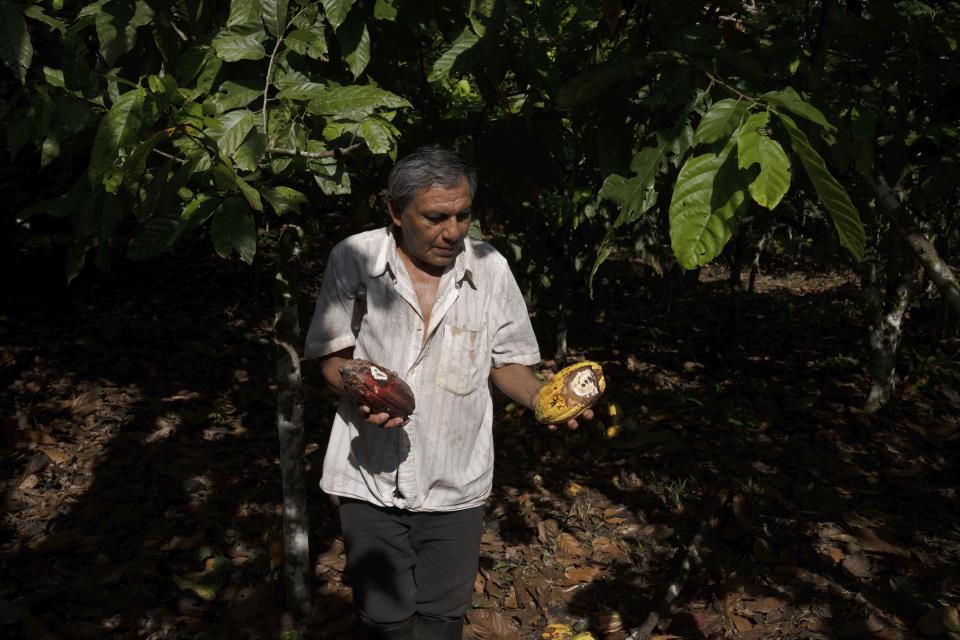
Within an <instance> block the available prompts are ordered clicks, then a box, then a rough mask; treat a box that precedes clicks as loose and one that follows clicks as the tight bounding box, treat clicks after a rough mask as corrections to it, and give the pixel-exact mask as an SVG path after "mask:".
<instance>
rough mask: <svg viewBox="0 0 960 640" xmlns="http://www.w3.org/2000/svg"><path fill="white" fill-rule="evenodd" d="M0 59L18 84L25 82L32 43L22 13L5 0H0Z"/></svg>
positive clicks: (31, 55) (30, 58)
mask: <svg viewBox="0 0 960 640" xmlns="http://www.w3.org/2000/svg"><path fill="white" fill-rule="evenodd" d="M0 59H2V60H3V64H5V65H6V66H7V68H8V69H10V71H11V72H12V73H13V75H14V76H15V77H16V78H17V80H19V81H20V84H24V83H25V82H26V80H27V69H29V68H30V62H31V61H32V60H33V44H32V43H31V42H30V33H29V32H28V31H27V21H26V20H24V19H23V14H22V13H21V12H20V9H19V8H17V6H16V5H14V4H13V3H11V2H8V1H7V0H0Z"/></svg>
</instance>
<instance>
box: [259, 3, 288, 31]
mask: <svg viewBox="0 0 960 640" xmlns="http://www.w3.org/2000/svg"><path fill="white" fill-rule="evenodd" d="M260 6H261V8H262V10H263V24H264V26H265V27H266V28H267V31H268V32H269V33H270V35H272V36H274V37H277V38H279V37H280V36H282V35H283V31H284V30H285V29H286V28H287V0H260Z"/></svg>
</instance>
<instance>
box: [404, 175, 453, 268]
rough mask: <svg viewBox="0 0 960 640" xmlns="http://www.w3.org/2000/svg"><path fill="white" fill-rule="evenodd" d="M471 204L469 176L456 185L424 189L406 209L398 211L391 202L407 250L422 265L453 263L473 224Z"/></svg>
mask: <svg viewBox="0 0 960 640" xmlns="http://www.w3.org/2000/svg"><path fill="white" fill-rule="evenodd" d="M471 204H472V200H471V198H470V184H469V183H468V182H467V179H466V178H464V179H463V180H462V181H461V182H460V184H458V185H457V186H455V187H444V186H440V185H434V186H432V187H429V188H427V189H421V190H420V192H419V193H417V196H416V197H415V198H414V199H413V202H411V203H410V206H409V207H408V208H407V210H406V211H402V212H401V211H397V210H396V207H395V206H394V203H392V202H391V203H389V205H388V208H389V210H390V217H391V218H392V219H393V224H394V225H396V226H397V227H399V228H400V231H401V235H402V242H401V245H400V247H401V249H402V250H403V252H404V253H406V254H407V256H408V257H410V258H412V259H413V260H414V262H419V263H422V265H421V266H431V267H441V268H442V267H445V266H447V265H448V264H450V263H451V262H452V261H453V259H454V258H455V257H456V255H457V253H459V251H460V249H461V246H462V244H463V238H464V236H466V235H467V230H468V229H469V228H470V205H471ZM423 263H425V264H423Z"/></svg>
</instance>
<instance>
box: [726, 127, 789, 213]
mask: <svg viewBox="0 0 960 640" xmlns="http://www.w3.org/2000/svg"><path fill="white" fill-rule="evenodd" d="M769 122H770V113H769V112H767V111H760V112H757V113H754V114H752V115H751V116H750V117H749V118H747V121H746V122H745V123H744V124H743V130H742V131H741V132H740V139H739V141H738V142H737V163H738V166H739V167H740V168H741V169H748V168H750V167H752V166H753V165H755V164H759V165H760V173H759V175H757V177H756V178H755V179H754V180H753V182H751V183H750V184H749V185H748V186H747V190H748V191H749V192H750V195H751V196H752V197H753V201H754V202H756V203H757V204H759V205H760V206H761V207H766V208H767V209H773V208H774V207H776V206H777V205H778V204H780V200H781V198H783V196H784V194H786V193H787V189H789V188H790V158H788V157H787V154H786V152H785V151H784V150H783V147H781V146H780V143H779V142H777V141H776V140H774V139H773V138H772V137H770V129H769V127H768V124H769Z"/></svg>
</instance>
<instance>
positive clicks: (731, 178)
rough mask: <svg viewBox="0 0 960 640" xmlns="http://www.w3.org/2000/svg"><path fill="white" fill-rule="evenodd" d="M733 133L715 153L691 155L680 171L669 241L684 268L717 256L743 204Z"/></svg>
mask: <svg viewBox="0 0 960 640" xmlns="http://www.w3.org/2000/svg"><path fill="white" fill-rule="evenodd" d="M736 144H737V135H736V134H734V135H733V136H731V138H730V139H729V140H728V141H727V143H726V145H725V146H724V147H723V149H722V150H720V151H719V152H714V151H710V152H708V153H704V154H701V155H697V156H691V157H690V158H689V159H687V161H686V162H685V163H684V164H683V167H681V169H680V175H679V176H678V177H677V183H676V186H675V187H674V189H673V198H672V199H671V201H670V241H671V244H672V246H673V252H674V255H676V257H677V261H678V262H679V263H680V266H682V267H683V268H684V269H693V268H695V267H698V266H702V265H705V264H707V263H708V262H710V261H711V260H713V259H714V258H715V257H717V256H718V255H720V252H721V251H722V250H723V247H724V245H726V244H727V241H728V240H729V239H730V236H731V235H732V234H733V230H734V228H735V227H736V223H737V220H738V218H739V217H740V215H741V214H742V213H743V209H744V205H745V203H746V202H747V198H746V193H745V192H744V191H743V188H742V187H741V185H740V181H739V170H738V169H737V159H736V155H735V154H734V153H733V149H734V148H735V146H736Z"/></svg>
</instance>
